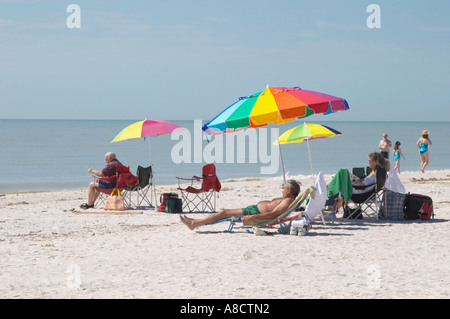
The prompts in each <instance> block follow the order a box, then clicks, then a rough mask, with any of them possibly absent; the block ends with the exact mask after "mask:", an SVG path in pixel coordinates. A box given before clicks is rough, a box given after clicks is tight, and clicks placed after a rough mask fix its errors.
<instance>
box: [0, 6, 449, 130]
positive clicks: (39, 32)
mask: <svg viewBox="0 0 450 319" xmlns="http://www.w3.org/2000/svg"><path fill="white" fill-rule="evenodd" d="M70 4H77V5H78V6H79V8H80V13H79V16H78V17H79V19H78V20H73V17H74V16H72V14H73V13H75V12H74V11H71V10H70V11H69V12H67V7H68V6H69V5H70ZM371 4H376V5H378V8H379V15H378V16H374V15H373V14H374V13H377V12H378V11H377V12H375V11H370V10H369V12H368V10H367V9H368V7H369V5H371ZM68 18H69V20H70V21H69V22H78V21H79V22H80V25H79V26H80V27H79V28H70V27H69V25H70V26H72V24H71V23H69V25H68V23H67V20H68ZM368 18H369V20H370V21H371V22H377V23H379V24H378V25H376V26H379V27H376V28H370V27H369V25H370V26H373V25H372V24H370V23H369V24H368V23H367V20H368ZM374 18H379V19H375V20H373V19H374ZM449 84H450V1H448V0H433V1H406V0H370V1H363V0H315V1H302V0H278V1H267V0H240V1H236V0H227V1H223V0H221V1H219V0H217V1H216V0H191V1H185V0H175V1H153V0H145V1H138V0H135V1H125V0H122V1H118V0H109V1H97V0H70V1H62V0H53V1H49V0H0V119H10V118H19V119H135V120H141V119H145V118H146V119H164V120H183V119H185V120H191V119H203V120H208V119H211V118H213V117H214V116H216V115H217V114H218V113H219V112H221V111H222V110H224V109H225V108H226V107H228V106H229V105H231V104H233V103H234V102H235V101H237V100H238V98H239V97H241V96H246V95H250V94H252V93H255V92H258V91H261V90H263V89H264V88H265V87H266V86H267V85H270V86H275V87H276V86H279V87H291V86H299V87H302V88H304V89H308V90H313V91H318V92H322V93H327V94H330V95H334V96H338V97H342V98H345V99H346V100H347V101H348V103H349V106H350V110H348V111H346V112H337V113H335V114H331V115H327V116H325V117H324V118H326V120H333V121H336V120H337V121H340V120H342V121H347V120H349V121H363V120H368V121H385V120H389V121H424V120H426V121H450V107H449V106H450V99H449V98H448V93H446V92H448V90H449V87H450V86H449Z"/></svg>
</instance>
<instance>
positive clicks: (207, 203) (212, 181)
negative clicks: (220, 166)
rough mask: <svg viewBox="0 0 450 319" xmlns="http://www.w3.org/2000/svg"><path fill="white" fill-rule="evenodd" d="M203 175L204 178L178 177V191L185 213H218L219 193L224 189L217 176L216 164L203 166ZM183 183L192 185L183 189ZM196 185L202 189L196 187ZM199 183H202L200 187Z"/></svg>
mask: <svg viewBox="0 0 450 319" xmlns="http://www.w3.org/2000/svg"><path fill="white" fill-rule="evenodd" d="M202 173H203V175H202V177H198V176H193V177H192V178H181V177H177V179H178V190H179V191H180V193H181V197H182V200H183V212H196V211H199V212H206V211H211V212H215V211H216V197H217V193H218V192H219V191H220V189H221V188H222V185H221V184H220V181H219V179H218V178H217V175H216V166H215V165H214V164H207V165H205V166H203V170H202ZM182 181H187V182H190V185H189V186H187V187H186V188H182V187H181V182H182ZM194 183H195V184H197V186H200V187H194ZM199 183H201V185H198V184H199Z"/></svg>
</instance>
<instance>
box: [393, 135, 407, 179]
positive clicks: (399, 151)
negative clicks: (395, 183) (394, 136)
mask: <svg viewBox="0 0 450 319" xmlns="http://www.w3.org/2000/svg"><path fill="white" fill-rule="evenodd" d="M400 145H401V143H400V141H397V142H395V145H394V150H393V151H392V155H393V156H394V161H395V167H394V169H396V170H397V172H398V173H399V174H400V156H401V157H403V159H404V160H406V158H405V156H403V153H402V149H401V148H400Z"/></svg>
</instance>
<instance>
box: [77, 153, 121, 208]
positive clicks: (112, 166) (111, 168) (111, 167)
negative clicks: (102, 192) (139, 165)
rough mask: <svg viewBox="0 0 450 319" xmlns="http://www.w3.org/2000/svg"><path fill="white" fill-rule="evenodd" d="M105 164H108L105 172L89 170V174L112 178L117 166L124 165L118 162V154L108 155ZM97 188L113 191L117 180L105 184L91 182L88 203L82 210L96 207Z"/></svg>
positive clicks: (102, 182) (82, 206)
mask: <svg viewBox="0 0 450 319" xmlns="http://www.w3.org/2000/svg"><path fill="white" fill-rule="evenodd" d="M105 162H106V166H105V168H104V169H103V170H101V171H97V170H95V169H92V168H89V169H88V173H91V174H94V175H96V176H98V177H112V176H115V175H116V168H117V165H122V164H121V163H120V162H119V161H118V160H117V158H116V154H114V153H112V152H109V153H106V155H105ZM96 187H98V188H102V189H112V188H114V187H116V180H115V179H114V180H111V181H109V182H104V181H100V182H97V181H96V182H91V183H90V184H89V188H88V201H87V203H84V204H82V205H81V206H80V208H82V209H89V208H93V207H94V204H95V201H96V200H97V197H98V192H97V190H96Z"/></svg>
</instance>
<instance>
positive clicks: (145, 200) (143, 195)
mask: <svg viewBox="0 0 450 319" xmlns="http://www.w3.org/2000/svg"><path fill="white" fill-rule="evenodd" d="M136 177H137V183H136V184H134V185H128V186H127V187H126V188H125V191H126V192H125V196H126V198H127V201H129V202H130V204H131V205H132V206H135V207H142V206H144V205H145V206H150V207H153V205H152V198H153V195H154V194H155V184H154V183H153V169H152V166H149V167H142V166H138V168H137V170H136ZM149 193H150V194H149ZM133 195H135V196H133ZM149 195H150V196H149ZM155 196H156V195H155ZM133 197H134V198H133ZM155 205H156V203H155Z"/></svg>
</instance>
